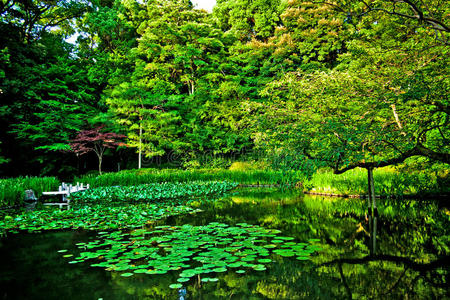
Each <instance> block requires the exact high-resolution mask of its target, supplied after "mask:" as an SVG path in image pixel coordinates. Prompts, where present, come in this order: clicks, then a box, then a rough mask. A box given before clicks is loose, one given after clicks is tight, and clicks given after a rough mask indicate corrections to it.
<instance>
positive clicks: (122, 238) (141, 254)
mask: <svg viewBox="0 0 450 300" xmlns="http://www.w3.org/2000/svg"><path fill="white" fill-rule="evenodd" d="M279 233H280V231H279V230H276V229H266V228H263V227H260V226H257V225H250V224H247V223H238V224H236V226H229V225H227V224H224V223H218V222H212V223H209V224H208V225H204V226H193V225H189V224H185V225H182V226H167V225H164V226H156V227H155V229H154V230H147V229H137V230H134V231H132V232H131V233H125V232H122V231H113V232H100V233H99V239H97V240H94V241H91V242H87V243H78V244H77V246H78V248H79V249H80V252H79V253H78V254H77V257H75V259H74V260H71V261H69V263H70V264H77V263H81V262H85V261H90V262H91V266H93V267H101V268H105V269H106V270H108V271H118V272H124V273H122V274H121V276H123V277H130V276H133V275H135V274H151V275H155V274H166V273H167V272H170V271H180V270H181V272H180V273H179V276H178V279H177V282H176V283H173V284H172V285H171V286H170V287H171V288H179V287H181V284H182V283H185V282H188V281H190V280H191V278H193V277H197V278H198V279H199V280H200V278H201V276H203V278H202V279H201V281H202V282H204V283H206V282H216V281H218V278H217V277H216V276H218V274H220V273H224V272H228V271H230V270H233V271H234V272H236V273H237V274H244V273H246V272H248V271H252V270H253V271H264V270H266V268H267V267H266V265H267V264H269V263H271V262H272V259H271V258H270V256H271V255H273V254H276V255H281V256H283V257H296V258H297V259H298V260H300V261H303V260H308V259H309V257H310V255H311V254H313V253H314V252H316V251H318V250H320V247H319V246H317V245H314V244H312V243H314V242H317V241H319V240H310V241H309V243H297V242H294V238H293V237H284V236H278V234H279ZM60 252H61V253H64V257H66V258H69V257H72V256H73V255H71V254H65V253H66V250H65V249H63V250H60ZM69 255H70V256H69Z"/></svg>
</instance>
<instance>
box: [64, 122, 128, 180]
mask: <svg viewBox="0 0 450 300" xmlns="http://www.w3.org/2000/svg"><path fill="white" fill-rule="evenodd" d="M102 129H103V126H99V127H97V128H94V129H89V130H82V131H79V132H78V134H77V136H76V137H75V139H73V140H71V141H70V143H69V146H70V149H71V151H72V152H74V153H76V154H77V155H83V154H86V153H89V152H92V151H93V152H95V154H97V157H98V172H99V173H100V175H101V174H102V161H103V154H104V152H105V150H106V149H107V148H115V147H117V146H126V144H125V143H123V142H122V139H124V138H125V137H126V136H124V135H122V134H117V133H114V132H101V130H102Z"/></svg>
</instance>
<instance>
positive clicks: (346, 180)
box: [306, 168, 450, 196]
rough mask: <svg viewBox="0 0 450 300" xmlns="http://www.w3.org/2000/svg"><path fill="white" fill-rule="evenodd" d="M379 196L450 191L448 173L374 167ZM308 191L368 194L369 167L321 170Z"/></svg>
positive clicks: (309, 183) (376, 189)
mask: <svg viewBox="0 0 450 300" xmlns="http://www.w3.org/2000/svg"><path fill="white" fill-rule="evenodd" d="M374 182H375V194H377V195H383V196H386V195H391V196H402V195H427V194H445V193H449V192H450V191H449V186H448V175H446V174H443V175H438V174H436V173H432V172H427V173H425V172H411V173H409V172H408V173H405V172H401V171H399V170H397V169H395V168H379V169H375V170H374ZM306 186H308V187H309V191H311V192H318V193H330V194H343V195H362V194H367V170H366V169H353V170H350V171H347V172H345V173H344V174H339V175H336V174H333V173H332V172H331V171H323V170H322V171H319V172H317V173H316V174H314V175H313V177H312V179H311V180H309V181H308V182H307V184H306Z"/></svg>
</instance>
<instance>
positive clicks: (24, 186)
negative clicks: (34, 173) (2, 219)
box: [0, 177, 59, 207]
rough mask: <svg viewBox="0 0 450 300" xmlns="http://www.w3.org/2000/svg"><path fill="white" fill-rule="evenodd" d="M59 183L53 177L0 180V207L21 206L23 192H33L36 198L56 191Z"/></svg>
mask: <svg viewBox="0 0 450 300" xmlns="http://www.w3.org/2000/svg"><path fill="white" fill-rule="evenodd" d="M58 186H59V181H58V179H56V178H55V177H18V178H10V179H0V207H7V206H14V205H22V204H23V199H24V195H25V194H24V192H25V190H30V189H31V190H33V191H34V193H35V195H36V197H40V196H41V195H42V192H47V191H53V190H56V189H57V188H58Z"/></svg>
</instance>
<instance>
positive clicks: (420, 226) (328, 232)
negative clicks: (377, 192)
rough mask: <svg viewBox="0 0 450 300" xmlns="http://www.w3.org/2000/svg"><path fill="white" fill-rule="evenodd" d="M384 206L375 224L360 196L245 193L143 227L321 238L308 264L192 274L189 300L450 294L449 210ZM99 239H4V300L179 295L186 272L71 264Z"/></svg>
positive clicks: (67, 235) (288, 260)
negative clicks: (128, 271)
mask: <svg viewBox="0 0 450 300" xmlns="http://www.w3.org/2000/svg"><path fill="white" fill-rule="evenodd" d="M380 202H382V203H380V216H379V217H378V218H373V219H372V218H366V217H365V216H364V211H365V203H364V201H363V200H360V199H338V198H324V197H317V196H316V197H314V196H308V195H302V194H299V193H295V192H280V191H277V190H271V189H259V190H258V189H243V190H240V191H238V192H237V193H235V194H233V195H231V196H227V197H225V198H223V199H220V200H218V201H215V202H210V203H208V204H205V205H203V206H202V207H201V208H202V209H203V210H204V211H203V212H199V213H196V214H188V215H178V216H172V217H169V218H167V219H164V220H160V221H157V222H156V223H155V224H152V225H148V226H147V227H146V228H148V229H149V230H150V229H152V230H154V229H155V227H156V226H161V225H170V226H171V227H168V228H170V229H171V230H177V229H176V228H179V229H180V228H183V227H176V226H182V225H185V224H190V225H192V227H189V228H188V229H189V230H193V228H197V227H194V226H211V225H208V224H211V223H212V222H217V223H213V224H219V223H220V224H222V223H223V224H227V225H229V226H236V224H241V223H246V224H252V225H258V226H261V227H263V228H267V229H277V230H279V231H280V234H281V235H283V236H286V237H293V238H294V239H295V241H296V242H306V243H308V241H316V240H318V241H317V242H314V245H316V246H317V248H316V249H317V251H315V252H314V253H312V254H311V256H310V257H309V259H305V260H301V259H297V258H296V257H295V256H293V257H291V256H289V255H286V256H283V255H277V254H276V253H273V252H271V253H270V255H269V256H266V259H267V261H270V263H267V264H265V266H266V267H267V269H266V268H262V269H259V270H257V269H255V270H253V269H251V268H250V269H247V270H246V272H245V273H244V274H239V273H237V272H235V269H232V268H230V267H229V266H225V269H226V271H220V272H219V271H218V272H217V274H214V276H210V277H217V278H218V280H217V281H209V282H208V281H207V282H204V281H202V280H201V278H200V275H198V276H192V277H191V278H190V279H189V280H187V281H186V282H183V284H182V285H183V287H184V288H186V295H185V296H184V298H185V299H341V298H342V299H352V298H353V299H441V298H447V297H449V293H448V289H447V281H448V274H449V272H448V271H449V257H448V253H449V248H448V247H449V244H448V242H449V228H450V227H449V223H450V222H449V213H448V210H447V209H446V208H439V207H438V205H437V204H435V203H433V202H424V201H421V202H419V201H411V200H409V201H398V200H397V201H393V200H391V201H387V200H384V201H381V200H380ZM215 226H217V225H215ZM221 226H222V225H221ZM223 226H226V225H223ZM237 226H241V225H237ZM242 226H244V225H242ZM245 226H247V225H245ZM174 228H175V229H174ZM202 228H203V227H202ZM216 228H217V227H216ZM180 230H181V229H180ZM97 239H98V235H97V233H96V232H93V231H85V230H72V231H70V230H65V231H46V232H42V233H19V234H8V235H7V237H4V238H2V239H0V299H180V296H179V293H180V291H179V289H178V288H175V289H173V288H172V289H171V288H169V286H170V285H171V284H173V283H174V282H177V278H178V275H179V273H180V272H177V271H169V272H167V273H165V274H154V275H149V274H133V276H130V277H126V276H121V274H122V275H123V272H117V271H107V270H105V269H104V268H98V267H97V268H95V267H91V266H90V265H91V264H92V262H90V261H85V262H80V263H76V264H69V261H71V260H72V258H69V257H64V256H70V255H64V254H66V253H60V252H58V251H59V250H61V249H64V250H67V253H78V254H79V252H80V249H79V247H77V246H76V244H79V245H80V243H81V244H83V243H85V244H84V245H86V244H88V243H89V242H91V243H92V242H93V241H96V240H97ZM133 242H135V241H133ZM272 242H273V241H272ZM63 252H65V251H63ZM227 267H228V268H227ZM203 278H204V277H203Z"/></svg>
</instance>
